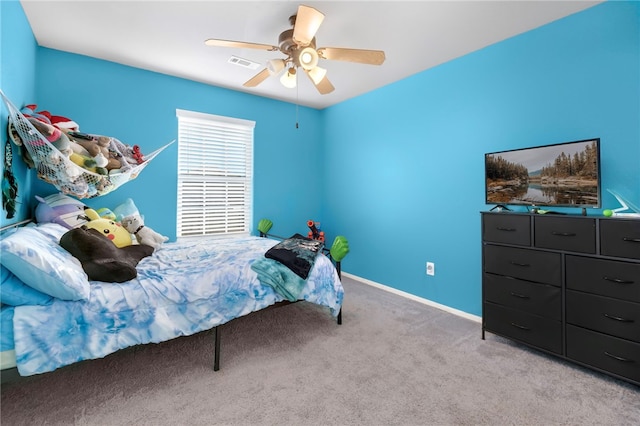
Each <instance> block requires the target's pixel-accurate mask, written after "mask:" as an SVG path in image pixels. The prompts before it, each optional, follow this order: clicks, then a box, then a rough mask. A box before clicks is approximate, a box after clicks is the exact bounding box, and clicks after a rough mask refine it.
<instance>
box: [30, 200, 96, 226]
mask: <svg viewBox="0 0 640 426" xmlns="http://www.w3.org/2000/svg"><path fill="white" fill-rule="evenodd" d="M36 200H38V205H37V206H36V221H37V222H38V223H57V224H59V225H62V226H64V227H65V228H68V229H72V228H77V227H78V226H80V225H82V224H84V223H86V222H87V220H88V219H87V217H86V215H85V213H84V209H85V207H86V206H85V205H84V204H83V203H81V202H80V201H78V200H76V199H74V198H71V197H69V196H67V195H64V194H62V193H58V194H52V195H48V196H46V197H40V196H37V195H36Z"/></svg>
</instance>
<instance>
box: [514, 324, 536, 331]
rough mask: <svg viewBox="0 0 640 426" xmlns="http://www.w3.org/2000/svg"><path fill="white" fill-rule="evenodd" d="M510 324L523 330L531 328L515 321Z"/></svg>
mask: <svg viewBox="0 0 640 426" xmlns="http://www.w3.org/2000/svg"><path fill="white" fill-rule="evenodd" d="M511 325H512V326H514V327H515V328H519V329H520V330H525V331H529V330H531V329H530V328H529V327H525V326H524V325H520V324H516V323H515V322H512V323H511Z"/></svg>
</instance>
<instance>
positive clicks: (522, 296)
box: [511, 292, 530, 299]
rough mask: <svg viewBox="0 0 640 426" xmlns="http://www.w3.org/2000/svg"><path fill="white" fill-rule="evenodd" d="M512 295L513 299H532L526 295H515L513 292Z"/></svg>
mask: <svg viewBox="0 0 640 426" xmlns="http://www.w3.org/2000/svg"><path fill="white" fill-rule="evenodd" d="M511 295H512V296H513V297H519V298H520V299H530V297H529V296H527V295H525V294H518V293H513V292H511Z"/></svg>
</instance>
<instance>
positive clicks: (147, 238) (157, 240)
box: [120, 214, 169, 250]
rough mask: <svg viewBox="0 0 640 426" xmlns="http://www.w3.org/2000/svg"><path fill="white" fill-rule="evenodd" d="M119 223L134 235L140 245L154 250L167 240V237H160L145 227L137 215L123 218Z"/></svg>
mask: <svg viewBox="0 0 640 426" xmlns="http://www.w3.org/2000/svg"><path fill="white" fill-rule="evenodd" d="M120 223H122V226H123V227H124V229H126V230H127V231H129V232H130V233H132V234H133V235H135V237H136V239H137V240H138V242H139V243H140V244H147V245H149V246H151V247H153V248H154V249H156V250H157V249H158V248H159V247H160V246H161V245H162V243H164V242H165V241H168V240H169V237H165V236H164V235H160V234H158V233H157V232H156V231H154V230H153V229H151V228H149V227H148V226H145V225H144V222H143V220H142V217H141V216H140V215H138V214H133V215H129V216H125V217H123V218H122V220H121V221H120Z"/></svg>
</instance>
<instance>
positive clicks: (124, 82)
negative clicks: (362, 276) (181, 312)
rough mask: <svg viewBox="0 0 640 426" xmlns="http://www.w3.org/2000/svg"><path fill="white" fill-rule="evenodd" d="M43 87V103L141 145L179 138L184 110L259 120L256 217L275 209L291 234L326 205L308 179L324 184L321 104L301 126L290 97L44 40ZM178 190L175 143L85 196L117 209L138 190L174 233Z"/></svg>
mask: <svg viewBox="0 0 640 426" xmlns="http://www.w3.org/2000/svg"><path fill="white" fill-rule="evenodd" d="M51 82H55V84H52V83H51ZM61 88H65V89H61ZM36 93H37V97H38V103H39V104H41V105H43V106H44V105H46V107H47V108H46V109H48V110H50V111H52V112H54V111H55V112H56V113H57V114H59V115H63V116H66V117H70V118H72V119H73V120H75V121H76V122H78V123H79V124H80V128H81V130H83V131H85V132H89V133H95V134H103V135H109V136H114V137H116V138H118V139H120V140H121V141H122V142H124V143H127V144H129V145H134V144H137V145H139V146H140V147H141V148H142V150H143V152H151V151H153V150H155V149H157V148H159V147H161V146H163V145H164V144H166V143H168V142H169V141H171V140H172V139H175V138H177V130H178V127H177V118H176V108H178V109H186V110H193V111H199V112H205V113H210V114H216V115H223V116H230V117H236V118H242V119H247V120H254V121H255V122H256V127H255V134H254V139H255V144H254V174H255V175H254V185H255V188H254V190H255V196H254V202H255V207H254V216H255V217H254V221H253V222H254V224H255V223H257V220H259V219H260V218H262V217H268V218H270V219H271V220H272V221H273V222H274V228H273V229H272V232H274V233H281V234H285V235H286V234H291V233H293V232H296V230H298V229H300V228H301V227H304V226H305V223H306V221H307V220H308V219H309V216H310V215H313V214H314V213H316V212H318V211H319V210H320V205H321V200H320V199H319V198H318V197H317V196H316V195H315V194H314V193H313V192H312V191H309V190H308V187H307V186H306V185H310V186H311V187H320V185H321V183H322V182H321V179H320V172H321V164H322V161H321V159H320V158H321V144H320V135H321V132H320V131H319V126H320V120H319V114H320V113H319V111H317V110H315V109H310V108H300V111H299V122H300V126H299V128H298V129H296V128H295V105H292V104H289V103H286V102H279V101H274V100H271V99H266V98H262V97H257V96H253V95H249V94H245V93H240V92H236V91H232V90H228V89H222V88H218V87H212V86H208V85H204V84H201V83H196V82H192V81H188V80H183V79H179V78H175V77H169V76H166V75H163V74H158V73H153V72H149V71H144V70H140V69H136V68H131V67H127V66H123V65H119V64H115V63H111V62H106V61H103V60H98V59H93V58H89V57H86V56H81V55H76V54H70V53H64V52H61V51H57V50H52V49H46V48H40V49H39V50H38V72H37V75H36ZM282 165H286V167H282ZM301 177H303V178H301ZM37 188H38V190H37V193H38V194H39V193H42V192H45V191H51V189H50V186H49V185H47V184H46V183H44V182H38V186H37ZM176 191H177V143H175V144H173V145H171V146H170V147H169V148H167V150H165V151H164V152H162V153H161V154H160V155H159V156H158V157H156V159H154V160H153V162H152V163H150V165H149V166H147V168H146V169H145V170H144V171H143V172H142V173H141V174H140V176H139V177H138V178H137V179H135V180H134V181H131V182H129V183H127V184H126V185H124V186H122V187H121V188H120V189H118V190H117V191H114V192H112V193H110V194H108V195H106V196H104V197H100V198H97V199H92V200H89V201H87V204H89V205H90V206H92V207H94V208H99V207H109V208H115V207H116V206H117V205H119V204H120V203H121V202H122V201H123V200H124V199H126V198H128V197H130V198H132V199H133V200H134V201H135V204H136V206H137V207H138V209H139V210H140V212H141V213H143V214H144V216H145V222H146V223H147V224H148V225H149V226H151V227H152V228H154V229H155V230H157V231H158V232H161V233H163V234H165V235H168V236H170V237H171V238H172V239H173V238H174V237H175V226H176V225H175V224H176V202H177V195H176Z"/></svg>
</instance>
